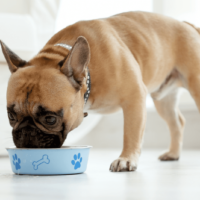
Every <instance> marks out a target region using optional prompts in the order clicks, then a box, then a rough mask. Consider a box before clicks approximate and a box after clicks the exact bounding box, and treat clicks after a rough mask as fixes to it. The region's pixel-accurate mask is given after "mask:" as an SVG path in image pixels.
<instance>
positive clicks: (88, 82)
mask: <svg viewBox="0 0 200 200" xmlns="http://www.w3.org/2000/svg"><path fill="white" fill-rule="evenodd" d="M54 46H60V47H64V48H66V49H68V50H69V51H70V50H71V49H72V46H70V45H68V44H63V43H58V44H55V45H54ZM86 84H87V91H86V93H85V94H84V102H85V104H86V103H87V100H88V99H89V96H90V90H91V80H90V72H89V69H88V74H87V81H86Z"/></svg>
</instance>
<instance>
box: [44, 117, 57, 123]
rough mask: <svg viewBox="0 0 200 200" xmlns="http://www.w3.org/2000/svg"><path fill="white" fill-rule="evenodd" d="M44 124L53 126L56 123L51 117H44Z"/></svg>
mask: <svg viewBox="0 0 200 200" xmlns="http://www.w3.org/2000/svg"><path fill="white" fill-rule="evenodd" d="M45 122H46V123H47V124H49V125H54V124H55V123H56V118H55V117H53V116H47V117H45Z"/></svg>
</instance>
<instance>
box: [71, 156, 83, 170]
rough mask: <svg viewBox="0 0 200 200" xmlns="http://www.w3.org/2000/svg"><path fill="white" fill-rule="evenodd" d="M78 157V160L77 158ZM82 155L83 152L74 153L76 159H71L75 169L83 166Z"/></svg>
mask: <svg viewBox="0 0 200 200" xmlns="http://www.w3.org/2000/svg"><path fill="white" fill-rule="evenodd" d="M77 159H78V160H77ZM81 162H82V157H81V154H80V153H78V156H77V155H76V154H75V155H74V160H72V161H71V163H72V165H74V169H78V168H80V167H81Z"/></svg>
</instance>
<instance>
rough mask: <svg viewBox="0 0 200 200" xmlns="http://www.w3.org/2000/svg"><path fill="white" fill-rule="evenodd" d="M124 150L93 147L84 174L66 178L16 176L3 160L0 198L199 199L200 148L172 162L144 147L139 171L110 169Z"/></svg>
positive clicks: (63, 176) (187, 152)
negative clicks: (162, 158) (159, 158)
mask: <svg viewBox="0 0 200 200" xmlns="http://www.w3.org/2000/svg"><path fill="white" fill-rule="evenodd" d="M119 153H120V150H97V149H92V151H91V154H90V158H89V163H88V168H87V171H86V172H85V173H84V174H78V175H62V176H27V175H15V174H13V173H12V171H11V168H10V163H9V160H8V158H0V199H1V200H13V199H14V200H18V199H20V200H32V199H34V200H35V199H37V200H40V199H41V200H44V199H48V200H51V199H52V200H57V199H59V200H61V199H69V200H71V199H72V200H73V199H75V200H78V199H80V200H90V199H92V200H94V199H95V200H96V199H97V200H98V199H99V200H107V199H109V200H110V199H119V200H124V199H125V200H128V199H137V200H143V199H144V200H199V199H200V150H198V151H195V150H193V151H184V152H183V154H182V157H181V159H180V160H179V161H172V162H160V161H159V160H157V157H158V155H159V154H160V153H161V152H160V151H158V150H155V151H153V150H144V151H143V152H142V156H141V158H140V162H139V167H138V169H137V171H136V172H121V173H112V172H109V170H108V168H109V165H110V163H111V161H112V160H113V159H115V158H117V156H118V155H119Z"/></svg>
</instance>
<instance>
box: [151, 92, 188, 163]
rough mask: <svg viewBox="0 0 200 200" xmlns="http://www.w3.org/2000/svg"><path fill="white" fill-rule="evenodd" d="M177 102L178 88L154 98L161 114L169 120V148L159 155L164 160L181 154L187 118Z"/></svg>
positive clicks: (174, 158) (175, 157)
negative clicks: (161, 96) (160, 97)
mask: <svg viewBox="0 0 200 200" xmlns="http://www.w3.org/2000/svg"><path fill="white" fill-rule="evenodd" d="M152 97H153V95H152ZM177 103H178V88H174V89H173V90H171V91H170V92H169V93H168V94H167V95H165V96H164V97H163V98H162V99H159V100H156V99H155V98H154V104H155V107H156V109H157V111H158V113H159V114H160V116H161V117H162V118H163V119H164V120H165V121H166V122H167V125H168V127H169V131H170V135H171V143H170V147H169V150H168V151H167V152H166V153H164V154H162V155H161V156H160V157H159V159H160V160H162V161H167V160H178V159H179V156H180V151H181V147H182V138H183V130H184V124H185V120H184V117H183V116H182V114H181V112H180V111H179V109H178V106H177Z"/></svg>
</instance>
